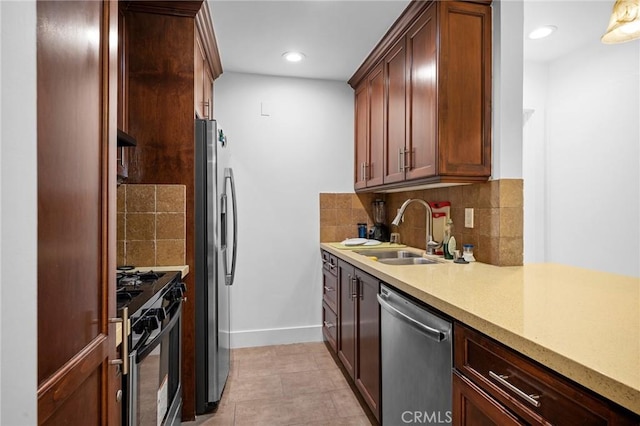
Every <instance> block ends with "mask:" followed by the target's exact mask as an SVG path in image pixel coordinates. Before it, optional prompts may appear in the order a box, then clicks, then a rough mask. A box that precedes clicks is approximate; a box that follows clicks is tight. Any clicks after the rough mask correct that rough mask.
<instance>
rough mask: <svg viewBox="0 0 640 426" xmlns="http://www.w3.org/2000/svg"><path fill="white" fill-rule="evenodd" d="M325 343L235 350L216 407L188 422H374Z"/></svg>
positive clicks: (206, 425)
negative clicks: (223, 388)
mask: <svg viewBox="0 0 640 426" xmlns="http://www.w3.org/2000/svg"><path fill="white" fill-rule="evenodd" d="M371 424H372V423H371V422H370V421H369V419H368V418H367V415H366V414H365V412H364V410H363V409H362V407H361V406H360V404H359V402H358V400H357V399H356V397H355V396H354V394H353V392H352V390H351V388H350V387H349V384H348V382H347V381H346V379H345V378H344V376H343V375H342V372H341V371H340V369H339V368H338V366H337V365H336V363H335V362H334V360H333V358H332V357H331V355H330V354H329V351H328V349H327V348H326V346H325V345H324V343H297V344H292V345H279V346H263V347H257V348H242V349H234V350H232V352H231V372H230V373H229V379H228V381H227V386H226V388H225V390H224V393H223V396H222V400H221V401H220V404H219V406H218V409H217V411H216V412H214V413H213V414H208V415H206V416H198V418H197V419H196V421H195V422H189V423H186V425H188V426H196V425H198V426H218V425H225V426H231V425H233V426H240V425H260V426H279V425H327V426H339V425H345V426H346V425H367V426H368V425H371Z"/></svg>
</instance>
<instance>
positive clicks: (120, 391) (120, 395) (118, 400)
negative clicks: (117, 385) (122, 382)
mask: <svg viewBox="0 0 640 426" xmlns="http://www.w3.org/2000/svg"><path fill="white" fill-rule="evenodd" d="M120 401H122V389H118V392H116V402H120Z"/></svg>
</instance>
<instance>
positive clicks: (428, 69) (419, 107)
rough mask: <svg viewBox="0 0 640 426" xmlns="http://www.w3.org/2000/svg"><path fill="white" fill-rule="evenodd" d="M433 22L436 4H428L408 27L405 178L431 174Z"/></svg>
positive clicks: (435, 135) (434, 90) (434, 127)
mask: <svg viewBox="0 0 640 426" xmlns="http://www.w3.org/2000/svg"><path fill="white" fill-rule="evenodd" d="M436 49H437V26H436V5H435V4H434V5H432V6H431V7H430V8H429V9H427V11H426V12H425V14H424V15H422V16H421V17H420V18H419V19H418V20H417V21H416V23H415V24H414V25H413V26H412V27H411V28H410V29H409V32H408V34H407V55H409V57H410V58H411V59H410V64H411V65H410V67H409V94H408V97H407V102H408V108H407V109H408V114H409V117H410V120H411V124H410V129H411V131H410V132H409V139H408V143H407V149H408V150H409V154H408V163H409V165H410V169H409V170H408V171H407V172H406V177H407V179H415V178H421V177H428V176H434V175H435V174H436V173H437V170H436V165H437V163H436V158H437V157H436V155H437V153H438V151H437V143H438V126H437V117H438V109H437V106H438V104H437V100H438V95H437V78H438V77H439V76H438V75H437V72H438V66H437V61H438V58H437V50H436Z"/></svg>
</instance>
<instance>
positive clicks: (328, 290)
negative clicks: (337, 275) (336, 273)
mask: <svg viewBox="0 0 640 426" xmlns="http://www.w3.org/2000/svg"><path fill="white" fill-rule="evenodd" d="M324 291H326V292H327V293H328V292H330V291H335V289H334V288H333V287H327V286H326V285H325V286H324Z"/></svg>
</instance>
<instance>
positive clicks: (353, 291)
mask: <svg viewBox="0 0 640 426" xmlns="http://www.w3.org/2000/svg"><path fill="white" fill-rule="evenodd" d="M357 286H358V279H357V278H356V277H353V278H351V300H356V297H358V287H357Z"/></svg>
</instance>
